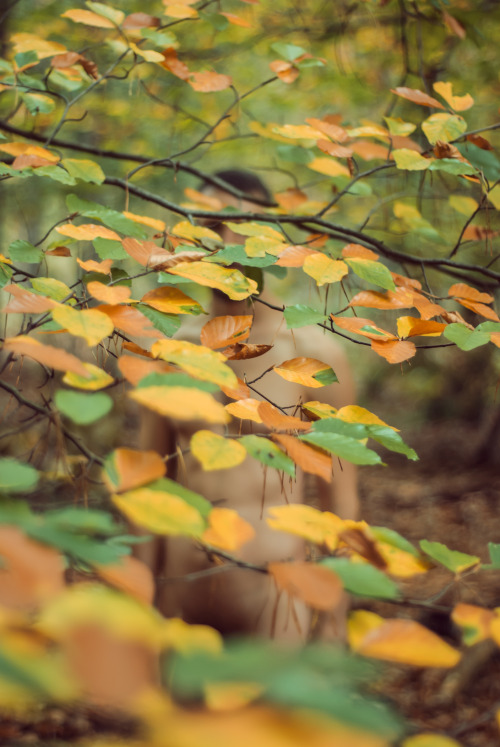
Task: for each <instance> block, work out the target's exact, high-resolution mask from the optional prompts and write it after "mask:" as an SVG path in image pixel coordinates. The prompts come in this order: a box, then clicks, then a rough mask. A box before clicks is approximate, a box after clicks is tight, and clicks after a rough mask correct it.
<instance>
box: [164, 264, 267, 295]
mask: <svg viewBox="0 0 500 747" xmlns="http://www.w3.org/2000/svg"><path fill="white" fill-rule="evenodd" d="M168 271H169V272H170V274H172V275H180V276H181V277H184V278H187V279H188V280H192V281H193V282H195V283H198V284H199V285H205V286H208V287H209V288H216V289H217V290H220V291H222V292H223V293H225V294H226V296H228V297H229V298H230V299H231V300H232V301H242V300H243V299H244V298H248V296H251V295H252V294H253V293H256V291H257V283H256V282H255V280H251V279H250V278H247V277H245V275H243V274H242V273H241V272H240V271H239V270H228V269H226V268H225V267H219V266H218V265H215V264H211V263H209V262H189V263H187V262H182V263H180V264H178V265H176V266H175V267H173V268H172V269H169V270H168Z"/></svg>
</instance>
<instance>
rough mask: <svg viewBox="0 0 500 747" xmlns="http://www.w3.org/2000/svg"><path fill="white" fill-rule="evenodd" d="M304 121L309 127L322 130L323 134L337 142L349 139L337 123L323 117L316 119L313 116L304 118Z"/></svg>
mask: <svg viewBox="0 0 500 747" xmlns="http://www.w3.org/2000/svg"><path fill="white" fill-rule="evenodd" d="M306 122H307V124H310V125H311V127H314V128H315V129H316V130H319V131H320V132H322V133H323V135H327V137H329V138H331V140H335V141H336V142H337V143H345V141H346V140H349V135H348V134H347V132H346V130H344V128H343V127H340V126H339V125H337V124H333V123H332V122H328V121H326V120H324V119H316V118H315V117H310V118H309V119H306Z"/></svg>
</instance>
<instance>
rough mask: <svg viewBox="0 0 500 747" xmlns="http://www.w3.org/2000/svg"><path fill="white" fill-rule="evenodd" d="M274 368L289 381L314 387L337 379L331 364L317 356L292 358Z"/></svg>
mask: <svg viewBox="0 0 500 747" xmlns="http://www.w3.org/2000/svg"><path fill="white" fill-rule="evenodd" d="M274 370H275V371H276V373H277V374H279V375H280V376H281V377H282V378H283V379H286V380H287V381H293V382H295V383H296V384H301V385H302V386H309V387H313V388H317V387H321V386H326V385H327V384H331V383H333V382H334V381H337V377H336V376H335V374H334V372H333V370H332V368H331V366H329V365H328V363H323V361H318V360H317V359H316V358H303V357H302V358H292V359H291V360H289V361H284V362H283V363H280V364H279V365H278V366H274Z"/></svg>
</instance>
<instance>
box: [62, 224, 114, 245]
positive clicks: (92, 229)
mask: <svg viewBox="0 0 500 747" xmlns="http://www.w3.org/2000/svg"><path fill="white" fill-rule="evenodd" d="M56 231H57V232H58V233H60V234H62V235H63V236H69V237H70V238H71V239H76V240H77V241H94V239H112V240H115V241H119V240H120V237H119V236H118V234H117V233H115V231H112V230H111V229H110V228H106V226H98V225H97V224H95V223H86V224H83V225H80V226H74V225H73V223H65V224H64V225H62V226H56Z"/></svg>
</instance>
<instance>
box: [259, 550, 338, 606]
mask: <svg viewBox="0 0 500 747" xmlns="http://www.w3.org/2000/svg"><path fill="white" fill-rule="evenodd" d="M267 569H268V571H269V573H270V574H271V575H272V576H273V578H274V580H275V582H276V584H277V586H278V588H279V589H281V590H282V591H285V592H287V593H288V594H290V595H291V596H293V597H298V598H299V599H302V601H304V602H305V603H306V604H308V605H309V606H310V607H313V608H314V609H317V610H331V609H333V608H334V607H336V606H337V604H338V603H339V602H340V600H341V598H342V590H343V586H342V582H341V580H340V579H339V577H338V576H337V575H336V574H335V573H333V571H331V570H330V569H329V568H325V567H324V566H321V565H316V564H315V563H306V562H304V561H294V562H291V563H269V564H268V566H267Z"/></svg>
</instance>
